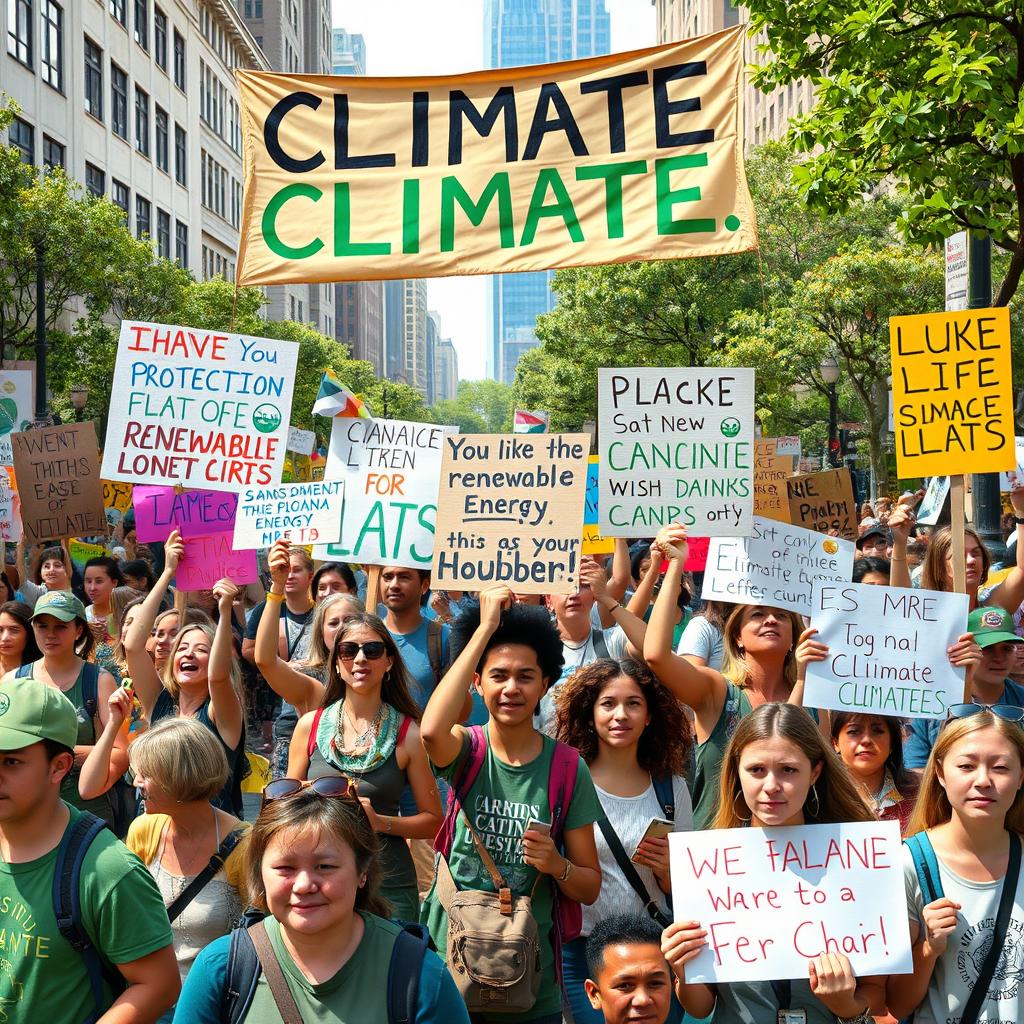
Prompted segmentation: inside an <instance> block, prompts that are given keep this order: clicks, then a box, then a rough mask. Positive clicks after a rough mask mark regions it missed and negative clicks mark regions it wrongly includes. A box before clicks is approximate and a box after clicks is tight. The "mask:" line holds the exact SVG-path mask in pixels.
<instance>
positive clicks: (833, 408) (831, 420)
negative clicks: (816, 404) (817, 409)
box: [828, 383, 840, 469]
mask: <svg viewBox="0 0 1024 1024" xmlns="http://www.w3.org/2000/svg"><path fill="white" fill-rule="evenodd" d="M838 440H839V398H838V396H837V394H836V386H835V384H834V383H833V384H829V386H828V464H829V466H831V467H832V469H838V468H839V465H840V453H839V450H838V448H837V447H836V442H838Z"/></svg>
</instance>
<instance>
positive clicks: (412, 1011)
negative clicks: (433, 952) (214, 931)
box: [220, 914, 431, 1024]
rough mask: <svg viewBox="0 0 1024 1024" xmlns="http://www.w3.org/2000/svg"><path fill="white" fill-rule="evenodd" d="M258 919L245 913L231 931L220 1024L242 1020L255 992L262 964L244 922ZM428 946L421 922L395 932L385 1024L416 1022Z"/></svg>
mask: <svg viewBox="0 0 1024 1024" xmlns="http://www.w3.org/2000/svg"><path fill="white" fill-rule="evenodd" d="M258 920H260V917H259V916H254V915H251V914H247V915H246V916H245V917H244V918H243V920H242V925H241V927H239V928H236V929H235V930H234V931H233V932H232V933H231V946H230V949H229V951H228V973H227V980H226V984H225V986H224V993H223V997H222V1000H221V1008H220V1019H221V1022H222V1024H239V1022H240V1021H242V1020H244V1019H245V1015H246V1014H247V1013H248V1012H249V1007H250V1006H251V1005H252V1000H253V997H254V996H255V995H256V985H257V983H258V982H259V979H260V975H261V974H262V973H263V968H262V967H261V965H260V959H259V957H258V956H257V955H256V947H255V946H254V945H253V942H252V936H251V935H250V934H249V930H248V927H247V926H248V925H251V924H253V923H254V922H255V921H258ZM430 946H431V942H430V932H428V931H427V929H426V927H425V926H424V925H420V924H406V925H403V927H402V930H401V931H400V932H399V933H398V935H396V936H395V944H394V946H392V948H391V961H390V964H389V966H388V981H387V1004H388V1024H416V1011H417V1009H418V1004H419V991H420V971H421V969H422V967H423V957H424V956H425V955H426V952H427V949H428V948H430Z"/></svg>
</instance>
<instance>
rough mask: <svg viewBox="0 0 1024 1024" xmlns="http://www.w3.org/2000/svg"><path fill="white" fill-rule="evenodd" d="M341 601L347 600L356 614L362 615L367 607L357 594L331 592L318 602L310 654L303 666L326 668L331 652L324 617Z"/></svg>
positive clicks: (314, 614)
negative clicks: (326, 636)
mask: <svg viewBox="0 0 1024 1024" xmlns="http://www.w3.org/2000/svg"><path fill="white" fill-rule="evenodd" d="M339 601H347V602H348V603H349V604H350V605H351V606H352V612H353V614H354V615H362V614H363V613H364V612H365V611H366V608H365V606H364V605H363V602H362V601H360V600H359V598H358V597H356V595H355V594H329V595H328V596H327V597H325V598H324V599H323V600H322V601H320V602H318V604H317V606H316V611H314V612H313V623H312V626H311V634H310V640H309V655H308V656H307V658H306V660H305V661H304V662H303V664H302V667H303V668H307V669H321V668H322V669H326V668H327V665H328V663H329V662H330V660H331V652H330V651H329V650H328V649H327V644H326V643H324V619H326V618H327V612H328V611H329V610H330V609H331V607H333V606H334V605H336V604H337V603H338V602H339Z"/></svg>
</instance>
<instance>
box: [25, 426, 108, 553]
mask: <svg viewBox="0 0 1024 1024" xmlns="http://www.w3.org/2000/svg"><path fill="white" fill-rule="evenodd" d="M11 441H12V444H13V448H14V475H15V477H16V478H17V481H18V495H19V497H20V499H21V521H22V523H23V524H24V527H25V540H26V541H27V542H28V543H29V544H38V543H40V542H41V541H44V540H60V539H62V538H65V537H91V536H94V535H100V536H105V535H106V532H107V517H106V513H105V512H104V510H103V484H102V483H101V481H100V470H99V450H98V449H97V447H96V429H95V427H93V425H92V423H64V424H62V425H61V426H59V427H41V428H40V429H39V430H26V431H24V432H22V433H18V434H12V435H11Z"/></svg>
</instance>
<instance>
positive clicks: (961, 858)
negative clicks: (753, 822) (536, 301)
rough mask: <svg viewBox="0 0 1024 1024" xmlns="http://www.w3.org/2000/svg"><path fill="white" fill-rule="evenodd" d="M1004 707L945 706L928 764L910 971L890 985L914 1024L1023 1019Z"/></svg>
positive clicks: (1015, 787)
mask: <svg viewBox="0 0 1024 1024" xmlns="http://www.w3.org/2000/svg"><path fill="white" fill-rule="evenodd" d="M1004 707H1005V706H1004V705H997V706H996V707H994V708H991V709H990V708H986V707H984V706H982V705H979V704H962V705H956V706H955V707H953V708H951V709H950V712H951V717H950V719H949V720H948V721H947V723H946V724H945V725H944V727H943V729H942V730H941V731H940V732H939V735H938V737H937V739H936V741H935V745H934V747H933V748H932V752H931V756H930V757H929V758H928V764H927V766H926V767H925V770H924V777H923V778H922V781H921V792H920V795H919V797H918V801H917V805H916V807H915V808H914V813H913V815H912V817H911V820H910V828H909V832H910V836H911V838H910V839H908V840H907V842H906V843H905V844H904V850H903V855H904V858H903V871H904V878H905V880H906V891H907V912H908V916H909V918H910V938H911V942H912V944H913V954H914V972H913V974H912V975H905V974H901V975H895V976H893V977H891V978H890V979H889V983H888V986H887V989H888V991H887V996H888V1005H889V1012H890V1013H892V1014H893V1015H894V1016H895V1017H897V1018H903V1017H907V1016H909V1015H910V1014H913V1016H914V1021H915V1024H945V1022H946V1021H959V1022H962V1024H974V1022H976V1021H992V1022H995V1021H1019V1020H1022V1019H1024V985H1022V984H1021V977H1022V970H1024V890H1022V887H1021V878H1020V852H1021V837H1020V833H1021V832H1022V831H1024V798H1022V796H1021V787H1022V785H1024V730H1022V729H1021V728H1020V727H1019V726H1018V725H1017V724H1016V723H1014V722H1011V721H1008V720H1007V719H1006V718H1005V717H1003V715H1002V714H997V713H994V712H1000V711H1002V709H1003V708H1004ZM1016 710H1017V711H1020V709H1019V708H1018V709H1016Z"/></svg>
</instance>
